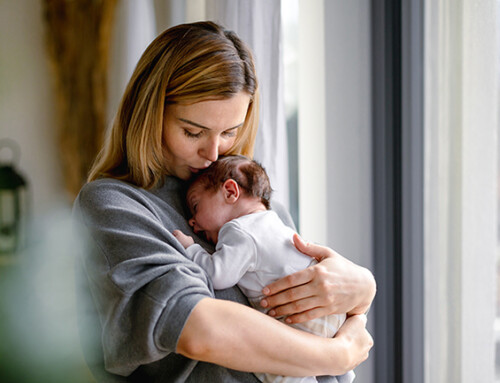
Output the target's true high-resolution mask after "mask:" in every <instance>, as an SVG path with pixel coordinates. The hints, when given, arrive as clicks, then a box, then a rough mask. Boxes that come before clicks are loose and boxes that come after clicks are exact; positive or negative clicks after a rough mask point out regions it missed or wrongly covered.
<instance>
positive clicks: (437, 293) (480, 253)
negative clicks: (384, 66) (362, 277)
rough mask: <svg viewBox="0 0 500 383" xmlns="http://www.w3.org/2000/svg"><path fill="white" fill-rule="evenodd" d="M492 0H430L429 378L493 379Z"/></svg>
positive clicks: (495, 48) (495, 66)
mask: <svg viewBox="0 0 500 383" xmlns="http://www.w3.org/2000/svg"><path fill="white" fill-rule="evenodd" d="M497 6H498V2H497V1H496V0H487V1H482V2H469V1H465V0H459V1H457V0H429V1H426V2H425V9H426V10H425V16H426V23H425V31H426V33H425V56H426V60H425V121H424V126H425V128H424V129H425V148H426V150H425V201H424V204H425V211H424V215H425V221H424V225H425V249H424V253H425V254H424V260H425V366H426V371H425V382H428V383H430V382H472V381H474V382H493V381H494V374H493V367H494V343H493V342H494V337H493V322H494V307H495V270H496V267H495V263H496V243H497V239H496V228H497V221H498V217H497V210H496V201H497V195H496V191H497V177H498V172H497V163H498V161H497V157H498V143H497V140H498V137H497V132H498V107H499V106H498V105H499V103H498V101H499V100H498V69H499V68H498V50H499V44H498V43H499V41H498V37H497V30H496V29H497V28H498V20H496V17H497V12H496V7H497Z"/></svg>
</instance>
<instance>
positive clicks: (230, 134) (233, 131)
mask: <svg viewBox="0 0 500 383" xmlns="http://www.w3.org/2000/svg"><path fill="white" fill-rule="evenodd" d="M236 132H237V131H236V129H231V130H226V131H224V132H222V135H223V136H224V137H235V136H236Z"/></svg>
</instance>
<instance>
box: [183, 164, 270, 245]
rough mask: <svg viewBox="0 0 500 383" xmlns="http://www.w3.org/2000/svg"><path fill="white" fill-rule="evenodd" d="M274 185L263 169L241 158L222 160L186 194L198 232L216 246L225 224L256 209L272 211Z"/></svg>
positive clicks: (204, 172) (202, 174)
mask: <svg viewBox="0 0 500 383" xmlns="http://www.w3.org/2000/svg"><path fill="white" fill-rule="evenodd" d="M271 193H272V189H271V184H270V182H269V177H268V176H267V174H266V171H265V170H264V168H263V167H262V166H261V165H260V164H258V163H257V162H255V161H253V160H250V159H249V158H247V157H244V156H240V155H232V156H222V157H220V158H219V159H218V160H217V161H215V162H213V163H212V164H211V165H210V166H209V167H208V168H206V169H203V170H202V171H200V172H199V173H197V174H195V176H194V178H193V179H192V181H191V184H190V186H189V188H188V191H187V204H188V207H189V209H190V211H191V214H192V216H193V217H192V218H191V219H190V220H189V223H190V225H191V226H192V227H193V228H194V231H195V232H199V231H204V232H205V235H206V237H207V239H209V240H210V241H212V242H214V243H215V242H217V237H218V232H219V230H220V228H221V227H222V225H224V224H225V223H226V222H228V221H230V220H232V219H234V218H237V217H239V216H241V215H245V214H248V213H250V212H251V211H252V209H254V208H255V207H257V206H258V207H263V208H264V209H269V208H270V198H271Z"/></svg>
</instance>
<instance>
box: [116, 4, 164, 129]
mask: <svg viewBox="0 0 500 383" xmlns="http://www.w3.org/2000/svg"><path fill="white" fill-rule="evenodd" d="M156 34H157V33H156V22H155V8H154V4H153V1H152V0H141V1H137V0H119V1H118V3H117V8H116V14H115V25H114V29H113V37H112V38H113V40H112V45H111V58H110V66H109V80H108V81H109V87H108V89H109V107H108V108H109V109H108V121H109V123H111V121H112V119H113V118H114V116H115V114H116V110H117V108H118V104H119V102H120V99H121V97H122V95H123V92H124V91H125V87H126V86H127V83H128V81H129V79H130V76H131V75H132V72H133V71H134V68H135V66H136V64H137V61H139V58H140V57H141V55H142V53H143V52H144V50H145V49H146V47H147V46H148V45H149V43H150V42H151V41H153V39H154V38H155V37H156ZM108 125H109V124H108Z"/></svg>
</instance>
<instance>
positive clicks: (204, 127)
mask: <svg viewBox="0 0 500 383" xmlns="http://www.w3.org/2000/svg"><path fill="white" fill-rule="evenodd" d="M178 120H179V121H182V122H185V123H186V124H189V125H193V126H195V127H197V128H200V129H206V130H211V129H210V128H207V127H206V126H203V125H200V124H198V123H196V122H193V121H190V120H186V119H185V118H181V117H178ZM243 124H244V122H242V123H241V124H238V125H236V126H233V127H232V128H229V129H226V130H233V129H238V128H241V127H242V126H243Z"/></svg>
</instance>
